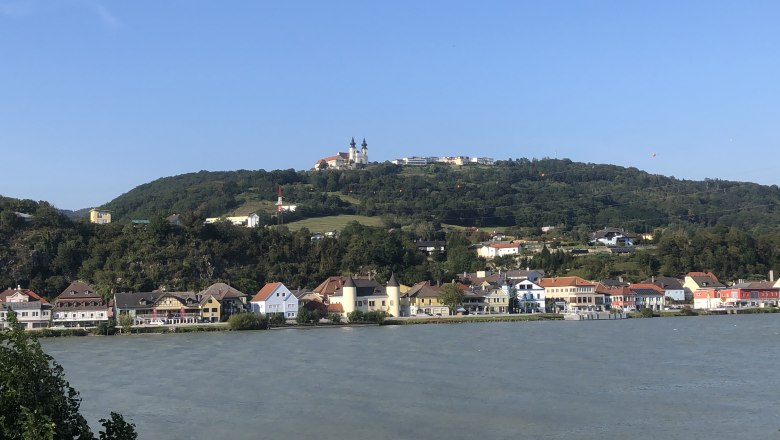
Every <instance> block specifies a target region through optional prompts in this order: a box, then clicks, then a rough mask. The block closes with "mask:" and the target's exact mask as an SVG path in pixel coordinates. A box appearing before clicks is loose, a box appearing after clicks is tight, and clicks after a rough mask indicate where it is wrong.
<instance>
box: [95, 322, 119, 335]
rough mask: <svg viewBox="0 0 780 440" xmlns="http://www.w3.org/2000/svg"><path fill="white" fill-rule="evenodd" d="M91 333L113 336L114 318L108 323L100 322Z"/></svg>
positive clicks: (114, 330) (114, 331)
mask: <svg viewBox="0 0 780 440" xmlns="http://www.w3.org/2000/svg"><path fill="white" fill-rule="evenodd" d="M92 333H94V334H96V335H113V334H115V333H116V321H115V320H114V318H111V319H109V320H108V321H105V322H100V323H98V325H97V327H95V328H94V329H93V330H92Z"/></svg>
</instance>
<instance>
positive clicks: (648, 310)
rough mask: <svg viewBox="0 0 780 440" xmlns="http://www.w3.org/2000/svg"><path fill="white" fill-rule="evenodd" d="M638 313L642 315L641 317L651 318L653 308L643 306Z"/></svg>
mask: <svg viewBox="0 0 780 440" xmlns="http://www.w3.org/2000/svg"><path fill="white" fill-rule="evenodd" d="M639 314H640V315H642V317H643V318H652V317H653V309H651V308H649V307H645V308H643V309H642V311H641V312H639Z"/></svg>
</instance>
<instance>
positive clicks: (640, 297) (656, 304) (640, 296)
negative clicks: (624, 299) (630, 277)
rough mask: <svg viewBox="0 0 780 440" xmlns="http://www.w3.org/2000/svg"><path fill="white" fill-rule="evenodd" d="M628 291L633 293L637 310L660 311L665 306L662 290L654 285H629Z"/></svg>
mask: <svg viewBox="0 0 780 440" xmlns="http://www.w3.org/2000/svg"><path fill="white" fill-rule="evenodd" d="M628 289H629V290H630V291H631V292H633V293H634V298H635V301H636V308H637V310H642V309H650V310H652V311H655V312H657V311H660V310H662V309H663V307H664V304H665V299H666V296H665V295H664V289H662V288H661V287H658V286H656V285H655V284H631V285H630V286H628Z"/></svg>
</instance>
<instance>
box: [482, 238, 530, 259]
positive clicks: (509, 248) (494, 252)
mask: <svg viewBox="0 0 780 440" xmlns="http://www.w3.org/2000/svg"><path fill="white" fill-rule="evenodd" d="M522 250H523V247H522V246H521V245H520V243H519V242H518V243H515V242H509V243H505V242H497V243H482V245H480V246H479V247H477V255H478V256H480V257H482V258H485V259H487V260H492V259H493V258H496V257H504V256H508V255H520V252H521V251H522Z"/></svg>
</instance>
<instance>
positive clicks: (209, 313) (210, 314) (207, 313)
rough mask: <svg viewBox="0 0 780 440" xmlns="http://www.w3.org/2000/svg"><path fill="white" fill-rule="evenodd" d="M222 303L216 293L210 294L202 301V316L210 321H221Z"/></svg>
mask: <svg viewBox="0 0 780 440" xmlns="http://www.w3.org/2000/svg"><path fill="white" fill-rule="evenodd" d="M221 308H222V305H221V304H220V303H219V300H217V298H215V297H214V295H208V296H207V297H205V298H203V299H201V301H200V317H201V318H202V319H204V320H206V321H208V322H219V321H220V316H221V313H220V312H221V310H220V309H221Z"/></svg>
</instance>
